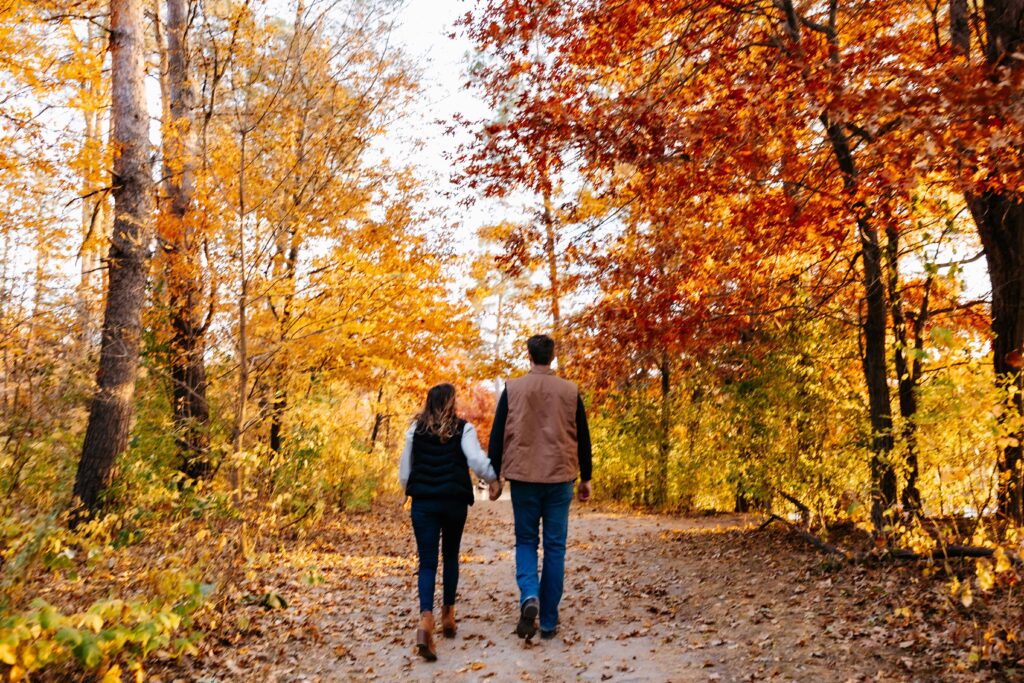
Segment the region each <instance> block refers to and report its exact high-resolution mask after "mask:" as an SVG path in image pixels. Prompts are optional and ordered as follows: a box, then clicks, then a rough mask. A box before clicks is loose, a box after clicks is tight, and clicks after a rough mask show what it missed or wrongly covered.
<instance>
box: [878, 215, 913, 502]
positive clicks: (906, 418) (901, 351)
mask: <svg viewBox="0 0 1024 683" xmlns="http://www.w3.org/2000/svg"><path fill="white" fill-rule="evenodd" d="M885 233H886V237H887V244H886V249H885V251H886V265H887V270H888V271H889V280H888V282H889V312H890V315H891V316H892V329H893V354H892V355H893V364H894V365H895V367H896V377H897V378H898V379H897V381H898V385H897V386H898V394H899V404H900V417H901V418H902V420H903V425H902V429H901V430H900V434H901V436H902V439H903V447H904V448H905V449H906V456H905V469H906V477H907V480H906V484H905V485H904V487H903V492H902V494H901V495H902V498H901V500H902V502H903V507H904V509H905V510H906V511H908V512H911V513H913V514H917V513H918V512H920V510H921V493H920V491H918V489H917V478H918V463H917V461H918V457H917V453H918V444H917V381H918V377H919V372H918V371H919V369H920V360H919V359H918V358H917V356H916V353H914V354H912V352H911V347H910V341H909V339H910V337H909V334H908V333H907V318H906V315H904V313H903V299H902V296H901V295H900V289H899V231H898V230H896V228H895V227H894V226H892V225H891V224H890V225H888V226H887V227H886V230H885ZM919 341H920V340H919V339H916V338H915V344H917V342H919ZM917 350H918V349H917V348H916V347H915V348H914V349H913V351H914V352H916V351H917ZM908 355H911V360H910V361H909V362H908Z"/></svg>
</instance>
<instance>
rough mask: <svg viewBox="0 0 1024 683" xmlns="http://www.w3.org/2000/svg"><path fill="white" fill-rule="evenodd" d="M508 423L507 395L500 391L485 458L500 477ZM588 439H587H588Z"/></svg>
mask: <svg viewBox="0 0 1024 683" xmlns="http://www.w3.org/2000/svg"><path fill="white" fill-rule="evenodd" d="M507 421H508V393H507V392H506V391H505V390H502V392H501V397H500V398H499V399H498V407H497V408H495V410H494V424H493V425H492V426H491V438H490V439H488V441H487V457H488V458H490V460H491V467H493V468H494V474H495V476H497V477H500V476H501V457H502V455H504V451H505V422H507ZM588 438H589V437H588Z"/></svg>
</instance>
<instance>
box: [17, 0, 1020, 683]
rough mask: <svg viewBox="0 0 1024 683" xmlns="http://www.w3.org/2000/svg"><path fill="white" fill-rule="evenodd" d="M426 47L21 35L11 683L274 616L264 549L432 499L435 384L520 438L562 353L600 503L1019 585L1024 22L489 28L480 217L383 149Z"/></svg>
mask: <svg viewBox="0 0 1024 683" xmlns="http://www.w3.org/2000/svg"><path fill="white" fill-rule="evenodd" d="M398 11H399V10H398V9H397V8H396V6H395V4H394V3H392V2H389V1H386V0H345V1H343V2H334V1H333V0H332V1H328V0H293V1H291V2H287V3H284V2H273V1H271V0H161V1H159V2H144V1H143V0H110V1H109V2H107V1H101V0H76V1H74V2H71V1H62V0H43V1H35V2H30V1H26V0H13V1H11V0H9V1H7V2H0V169H2V170H3V173H0V219H2V220H0V446H2V451H0V525H2V526H0V587H2V591H0V595H2V597H0V616H2V617H3V619H4V620H0V663H2V666H3V667H6V668H5V669H4V670H3V673H5V674H7V675H9V677H10V678H11V679H12V680H18V679H20V678H21V677H23V676H25V675H28V674H31V673H32V672H35V671H47V672H58V673H57V674H55V675H58V676H59V675H61V674H62V673H67V672H72V671H74V672H76V675H77V672H79V671H81V670H88V671H93V672H98V673H99V674H100V675H102V676H106V677H107V679H105V680H116V678H118V677H120V676H121V675H122V674H127V673H129V672H136V674H137V675H138V676H142V675H143V674H144V671H145V666H147V664H146V662H147V661H149V660H150V659H151V658H152V656H153V654H154V653H155V652H158V651H159V652H160V653H162V654H161V656H166V657H171V656H177V655H180V654H184V653H194V652H195V651H196V643H198V642H199V640H200V635H201V632H202V631H203V630H204V629H217V628H227V627H225V626H224V624H225V623H228V622H230V621H231V619H232V618H233V615H234V612H233V609H235V608H236V607H238V605H240V604H243V601H244V600H248V601H249V602H246V603H245V604H246V605H249V606H251V605H252V604H259V605H263V602H262V601H266V602H267V603H272V602H274V600H275V599H277V597H279V596H276V594H272V593H270V592H267V593H266V595H263V594H259V595H251V594H250V593H249V592H248V591H249V587H251V586H252V585H253V584H252V581H253V579H252V577H251V576H250V575H251V574H252V573H253V570H252V567H255V566H258V565H259V562H260V560H258V557H259V553H260V552H264V551H267V549H268V548H274V549H275V552H278V551H280V548H281V547H283V546H282V545H281V544H287V543H304V542H306V541H308V540H309V539H310V538H312V537H314V536H315V533H316V531H317V530H318V529H319V528H326V527H328V526H330V525H332V524H336V523H338V522H337V519H338V518H339V515H344V514H346V513H347V512H351V511H353V510H365V509H368V508H371V507H373V506H374V505H375V504H378V503H379V501H381V500H388V499H389V497H392V498H393V497H395V496H396V495H397V494H399V493H400V492H399V491H398V490H397V482H396V481H395V480H396V477H395V472H394V469H395V468H394V463H395V459H396V449H397V448H398V447H399V445H400V439H401V436H402V434H403V432H404V429H405V426H406V424H407V420H408V418H409V417H410V416H411V415H412V414H413V413H414V412H415V410H416V409H417V407H418V405H419V403H420V401H421V400H422V398H423V395H424V393H425V390H426V389H427V388H429V387H430V386H431V385H432V384H434V383H436V382H440V381H452V382H454V383H456V384H457V385H458V387H459V396H460V410H461V412H462V414H463V415H464V416H465V417H466V418H467V419H470V420H471V421H473V422H474V423H475V424H476V425H477V427H478V432H479V433H480V435H481V437H482V439H483V440H484V442H485V443H486V439H487V435H488V433H489V422H490V418H491V415H492V412H493V408H494V402H495V396H496V395H497V393H498V392H499V391H500V387H501V382H502V381H503V380H504V379H506V378H508V377H510V376H512V375H514V374H517V373H518V372H520V371H522V369H523V368H524V358H523V355H524V350H523V344H522V341H523V339H525V338H526V337H527V336H528V335H529V334H532V333H534V332H536V331H538V330H550V331H552V332H553V333H554V335H555V336H556V337H557V339H558V343H559V359H558V365H559V369H560V371H561V372H562V373H563V374H565V375H567V376H568V377H570V378H572V379H573V380H575V381H577V382H578V383H579V384H580V386H581V387H583V389H584V398H585V401H586V403H587V407H588V411H589V413H590V415H591V428H592V432H593V441H594V447H595V462H596V467H595V472H596V474H595V490H596V492H597V496H598V497H599V498H600V499H603V501H604V502H608V503H614V504H619V505H625V506H630V507H637V508H643V509H648V510H651V509H658V510H662V511H671V512H686V513H689V512H695V511H699V510H716V511H723V510H728V511H737V512H759V513H765V514H777V515H779V516H780V517H781V518H782V519H784V520H789V521H790V522H794V523H797V524H798V526H799V529H800V530H802V531H803V532H806V533H810V532H814V533H815V534H821V535H827V534H828V533H829V531H828V529H829V528H831V527H832V525H835V524H836V523H839V524H847V525H849V524H855V525H859V528H860V529H861V531H862V532H863V534H864V535H862V536H858V537H857V538H858V539H859V540H860V541H862V542H867V543H869V544H873V548H874V551H872V552H874V553H875V554H871V552H868V551H865V552H866V553H867V554H865V555H864V557H868V556H870V557H871V558H872V559H873V560H880V559H882V558H883V556H885V557H888V558H889V559H891V558H892V557H893V554H894V553H896V552H897V551H901V550H902V551H907V552H911V553H914V554H916V555H915V556H925V555H927V556H929V557H931V556H932V555H934V553H935V552H936V549H945V548H948V547H949V546H950V545H951V544H953V545H963V546H970V547H972V548H982V549H983V550H984V552H983V555H984V556H983V557H982V559H981V560H980V561H979V563H978V564H977V565H976V566H977V568H978V574H977V575H976V576H974V577H973V578H970V577H965V576H962V574H963V572H961V573H960V574H955V573H954V572H952V571H951V572H950V576H951V577H953V578H955V581H956V583H955V585H954V586H953V594H954V597H955V599H956V600H959V601H960V604H963V605H964V606H965V609H966V608H967V607H970V605H969V604H968V603H969V602H970V599H971V597H970V596H971V592H970V591H971V588H970V587H971V586H972V585H974V586H976V587H977V589H980V590H981V591H982V592H985V591H988V590H996V589H1000V588H1007V589H1009V588H1010V587H1011V584H1012V583H1013V582H1014V581H1015V579H1014V580H1011V579H1010V578H1009V577H1011V576H1016V574H1015V569H1014V566H1013V565H1014V562H1013V561H1011V560H1012V558H1015V557H1019V555H1020V551H1021V548H1020V547H1019V544H1020V541H1019V532H1018V528H1019V525H1020V524H1021V523H1024V473H1022V462H1021V453H1022V451H1021V439H1022V438H1024V437H1022V433H1024V421H1022V420H1024V403H1022V401H1024V399H1022V396H1024V392H1022V382H1021V372H1020V371H1021V369H1022V366H1024V362H1022V360H1021V359H1022V355H1024V318H1022V317H1021V316H1022V315H1024V313H1022V311H1024V306H1022V305H1021V297H1022V296H1024V289H1022V288H1021V285H1020V274H1021V273H1022V272H1024V249H1022V248H1021V246H1020V245H1021V244H1022V243H1024V242H1022V240H1024V203H1022V198H1021V195H1020V188H1021V187H1022V182H1024V163H1022V161H1021V158H1022V157H1021V150H1022V145H1024V130H1022V127H1024V114H1022V111H1021V104H1020V102H1021V98H1020V94H1021V86H1022V82H1021V79H1022V78H1024V69H1021V68H1019V67H1020V64H1021V63H1022V62H1024V56H1022V53H1024V50H1022V49H1021V43H1022V41H1024V32H1022V30H1021V22H1020V21H1019V19H1020V17H1021V16H1022V12H1024V9H1022V7H1021V6H1020V3H1019V2H1017V1H1016V0H991V1H989V0H986V1H985V2H984V3H973V2H972V3H968V2H967V1H966V0H951V1H950V2H949V3H939V2H932V1H921V0H913V1H911V0H849V1H840V0H820V1H819V0H737V1H729V2H725V1H721V0H667V1H658V2H655V1H653V0H650V1H646V0H628V1H620V0H615V1H611V0H562V1H557V0H482V1H481V2H479V3H477V5H476V6H475V7H474V8H473V9H472V10H471V11H469V12H468V13H467V14H466V15H465V16H464V17H463V19H462V20H461V21H460V22H459V25H458V26H457V27H456V28H455V30H456V31H457V32H459V33H460V34H461V35H462V36H464V37H466V38H468V39H469V40H470V41H472V43H473V45H474V47H475V53H474V54H473V55H471V56H470V59H469V60H468V61H469V63H468V64H467V73H466V74H465V76H466V77H465V80H466V83H465V86H466V88H467V89H468V90H469V91H471V92H473V93H475V94H476V95H477V96H478V97H480V98H481V99H483V100H484V101H485V102H486V104H487V105H488V107H489V110H490V112H491V114H490V115H489V116H488V117H486V118H485V119H482V120H470V119H469V118H466V117H462V118H460V119H459V120H456V121H451V122H449V125H450V126H451V129H452V131H453V132H454V131H456V130H457V131H460V134H465V135H467V136H468V139H469V140H470V141H469V142H468V143H466V144H465V145H463V146H462V147H461V148H460V149H459V150H458V151H456V152H454V153H453V154H452V155H451V157H450V158H449V159H447V160H445V163H448V162H450V164H451V168H452V169H453V172H452V174H453V178H452V180H453V181H454V185H452V184H450V183H444V184H443V187H438V186H437V184H436V182H435V181H436V179H432V177H431V176H430V175H429V174H427V173H425V172H424V171H423V169H419V168H416V167H415V166H414V165H412V164H411V163H409V162H408V160H407V159H405V158H404V157H402V156H394V155H392V157H394V158H391V157H389V156H388V152H387V150H388V149H390V148H389V147H388V146H387V145H385V144H384V143H383V141H384V140H385V139H387V137H388V135H390V134H391V133H392V132H393V127H394V125H395V122H396V120H398V119H399V118H401V117H402V116H403V115H405V114H406V113H407V112H408V111H410V108H411V105H412V103H413V102H415V101H416V100H417V98H418V97H421V95H422V93H421V92H420V78H421V71H420V65H417V64H415V63H412V62H411V61H410V60H409V58H408V57H407V56H406V55H405V54H404V53H403V52H402V50H401V49H398V48H396V47H395V46H394V45H393V44H392V42H391V38H392V36H391V32H392V29H393V25H394V22H395V21H396V20H397V17H398ZM452 187H457V188H459V190H460V191H462V192H463V193H468V195H469V196H468V198H467V197H466V195H465V194H463V195H458V196H460V197H462V198H463V199H465V201H467V202H469V203H472V202H473V201H478V202H482V203H485V204H486V206H488V207H495V206H496V207H499V208H498V209H496V210H495V211H492V212H490V215H489V216H488V221H487V222H486V224H484V225H457V226H453V225H452V224H451V222H450V221H449V220H448V219H447V217H444V216H441V215H439V214H438V212H437V211H436V210H435V209H433V208H430V207H434V206H436V202H434V201H428V198H430V199H436V197H437V196H446V194H445V193H448V192H452ZM452 196H456V195H455V194H453V195H452ZM453 201H455V200H453ZM467 245H468V248H467ZM467 251H468V252H469V253H467ZM325 525H326V526H325ZM846 528H847V529H848V528H849V527H846ZM182 539H196V540H197V541H199V542H196V543H186V542H184V541H183V540H182ZM865 539H869V540H867V541H865ZM268 552H269V551H268ZM885 553H890V555H888V556H886V555H885ZM985 553H987V555H985ZM155 558H163V559H161V560H160V562H161V563H162V564H160V565H159V566H157V560H156V559H155ZM1000 558H1002V559H1000ZM1007 558H1009V559H1007ZM105 566H109V567H117V568H118V575H117V577H114V575H113V570H109V571H108V570H105V569H103V567H105ZM104 572H106V574H105V573H104ZM50 578H52V579H53V582H54V585H55V586H57V588H54V589H52V590H50V591H49V592H45V593H44V589H43V588H42V586H43V585H44V584H45V583H46V582H47V581H48V580H49V579H50ZM972 581H974V583H972ZM965 586H966V588H965ZM112 595H114V596H115V597H110V596H112ZM41 596H45V600H42V598H41ZM118 596H119V597H118ZM36 598H39V599H36ZM40 600H42V601H40ZM269 608H273V607H272V606H271V607H268V609H269ZM232 623H233V622H232ZM97 624H98V625H97ZM236 626H237V628H236V631H238V632H242V631H245V630H246V628H247V626H243V625H241V624H233V625H232V626H231V628H235V627H236ZM104 634H106V635H104ZM1003 635H1006V638H1003V637H1002V636H1000V640H999V642H1000V643H1002V644H1003V645H1005V646H1006V647H1005V648H1003V649H1004V650H1006V652H1003V651H1002V650H1000V651H999V652H996V651H997V650H999V648H997V647H995V646H994V645H993V644H992V643H993V642H994V641H993V639H992V638H988V639H987V640H985V639H982V640H983V641H984V643H985V644H984V646H979V648H981V649H979V650H978V652H984V653H985V654H984V657H982V656H981V655H979V657H980V658H982V659H984V658H987V660H989V661H991V662H996V663H998V662H999V661H1002V660H1001V659H1000V658H1001V657H1004V655H1005V658H1010V657H1011V655H1012V654H1013V653H1012V647H1010V646H1009V645H1006V643H1009V642H1011V641H1012V638H1011V637H1010V635H1012V634H1010V635H1007V634H1005V633H1004V634H1003ZM1014 637H1016V636H1014ZM986 638H987V636H986ZM1000 647H1002V645H1001V646H1000ZM1007 648H1009V649H1007ZM1007 652H1009V653H1010V654H1007Z"/></svg>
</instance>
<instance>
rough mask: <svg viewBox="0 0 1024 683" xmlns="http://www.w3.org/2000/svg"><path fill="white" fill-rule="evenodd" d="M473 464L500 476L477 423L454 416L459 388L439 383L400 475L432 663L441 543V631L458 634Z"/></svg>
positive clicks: (485, 475)
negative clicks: (408, 507) (461, 568)
mask: <svg viewBox="0 0 1024 683" xmlns="http://www.w3.org/2000/svg"><path fill="white" fill-rule="evenodd" d="M470 467H472V468H473V471H474V472H476V474H477V476H478V477H481V478H482V479H484V480H486V481H487V482H488V483H490V482H492V481H494V480H495V479H497V477H496V476H495V474H494V468H493V467H491V463H490V461H489V460H488V459H487V456H486V455H485V454H484V452H483V450H481V448H480V442H479V441H477V435H476V430H475V429H474V428H473V425H471V424H469V423H468V422H466V421H465V420H461V419H459V417H458V416H457V415H456V414H455V387H453V386H452V385H451V384H438V385H437V386H436V387H433V388H432V389H431V390H430V391H429V392H427V402H426V405H424V406H423V410H422V411H420V413H419V414H418V415H416V419H415V421H414V422H413V423H412V425H411V426H410V427H409V431H408V432H406V435H405V449H404V450H403V451H402V459H401V462H400V463H399V467H398V477H399V479H400V480H401V482H402V487H403V488H404V489H405V494H406V495H407V496H410V497H411V498H412V513H411V516H412V528H413V532H414V533H415V535H416V550H417V552H418V554H419V578H418V586H419V597H420V623H419V627H418V628H417V629H416V651H417V652H418V653H419V654H420V656H422V657H423V658H424V659H426V660H427V661H429V662H433V661H435V660H436V659H437V654H436V653H435V652H434V635H433V634H434V582H435V580H436V577H437V546H438V541H440V543H441V555H442V557H443V560H444V571H443V573H442V580H443V583H444V595H443V602H442V606H441V629H442V631H443V632H444V636H445V637H446V638H454V637H455V593H456V590H457V589H458V583H459V545H460V544H461V542H462V529H463V527H464V526H465V525H466V513H467V511H468V509H469V506H470V505H472V504H473V482H472V481H471V480H470V478H469V468H470Z"/></svg>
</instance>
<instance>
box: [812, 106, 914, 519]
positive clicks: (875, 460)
mask: <svg viewBox="0 0 1024 683" xmlns="http://www.w3.org/2000/svg"><path fill="white" fill-rule="evenodd" d="M821 120H822V123H823V124H824V126H825V129H826V131H827V133H828V138H829V142H830V143H831V145H832V152H833V154H834V155H835V158H836V162H837V164H838V165H839V170H840V171H841V172H842V174H843V182H844V185H845V189H846V191H847V193H848V195H849V196H851V197H852V196H855V194H856V190H857V167H856V165H855V164H854V159H853V152H852V151H851V149H850V144H849V140H848V139H847V137H846V133H845V132H843V129H842V128H841V127H840V126H839V125H838V124H837V123H834V122H832V121H830V120H829V118H828V116H827V115H824V114H823V115H822V117H821ZM851 208H852V209H853V210H854V211H855V212H856V222H857V231H858V234H859V237H860V249H861V260H862V262H863V274H862V277H863V282H864V301H865V304H866V307H867V312H866V314H865V316H864V320H863V321H862V323H861V332H862V333H863V335H864V355H863V358H862V359H861V360H862V362H863V367H864V380H865V382H866V384H867V387H868V412H869V415H870V419H871V485H872V496H871V499H872V500H871V520H872V522H873V523H874V525H875V529H876V530H881V529H882V526H883V522H884V516H885V511H886V510H888V509H889V508H891V507H892V506H893V505H895V504H896V501H897V488H898V486H897V480H896V470H895V469H894V468H893V466H892V462H891V461H890V458H891V455H892V448H893V436H892V407H891V404H890V396H889V383H888V372H887V369H886V362H885V332H886V322H887V320H888V313H887V312H886V300H885V299H886V296H885V284H884V281H883V276H882V248H881V245H880V244H879V241H878V230H877V229H876V228H875V226H874V224H873V223H872V221H871V214H870V211H869V210H868V208H867V207H866V206H864V205H863V204H860V203H857V204H855V205H854V206H852V207H851Z"/></svg>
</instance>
